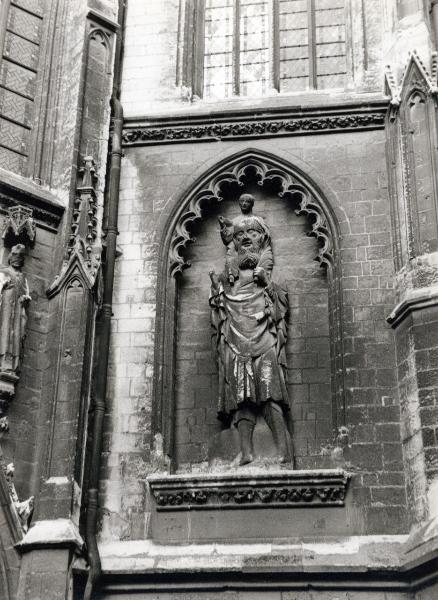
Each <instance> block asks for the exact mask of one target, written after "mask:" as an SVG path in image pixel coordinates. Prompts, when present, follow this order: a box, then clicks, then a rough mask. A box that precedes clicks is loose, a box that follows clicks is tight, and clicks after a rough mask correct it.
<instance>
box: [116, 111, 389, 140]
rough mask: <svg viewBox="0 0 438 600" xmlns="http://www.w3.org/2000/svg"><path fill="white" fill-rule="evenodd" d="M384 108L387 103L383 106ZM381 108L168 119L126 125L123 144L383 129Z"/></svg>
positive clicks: (383, 119) (383, 115)
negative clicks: (183, 120)
mask: <svg viewBox="0 0 438 600" xmlns="http://www.w3.org/2000/svg"><path fill="white" fill-rule="evenodd" d="M385 109H386V106H385ZM384 123H385V114H384V112H383V111H381V112H380V111H369V112H351V113H350V112H347V111H346V112H345V114H334V115H324V114H319V115H317V116H316V115H315V116H312V115H310V116H306V117H302V116H301V117H289V118H284V119H275V118H270V119H258V120H252V119H250V118H248V119H242V118H241V119H236V120H235V121H234V120H232V121H231V120H230V121H223V122H218V120H217V119H214V118H212V117H210V118H205V120H203V121H200V122H199V123H198V124H197V125H188V124H178V122H176V123H175V124H171V123H167V124H162V125H156V124H154V125H153V124H151V125H142V126H137V127H136V126H134V127H129V126H128V127H126V128H125V130H124V132H123V138H122V139H123V145H124V146H144V145H149V144H156V143H172V142H173V143H176V142H177V143H180V142H196V141H215V140H216V141H217V140H226V139H242V138H251V137H257V138H261V137H276V136H290V135H303V134H309V133H330V132H340V131H352V130H353V131H357V130H362V129H383V127H384Z"/></svg>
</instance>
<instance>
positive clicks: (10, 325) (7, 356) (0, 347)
mask: <svg viewBox="0 0 438 600" xmlns="http://www.w3.org/2000/svg"><path fill="white" fill-rule="evenodd" d="M28 294H29V289H28V286H27V282H26V279H25V277H24V275H23V274H22V273H18V272H16V271H15V270H14V269H12V267H3V268H0V371H3V372H5V371H6V372H12V373H17V372H18V370H19V366H20V356H21V351H22V343H23V339H24V334H25V331H26V320H27V316H26V310H25V305H24V303H23V298H24V297H25V296H28Z"/></svg>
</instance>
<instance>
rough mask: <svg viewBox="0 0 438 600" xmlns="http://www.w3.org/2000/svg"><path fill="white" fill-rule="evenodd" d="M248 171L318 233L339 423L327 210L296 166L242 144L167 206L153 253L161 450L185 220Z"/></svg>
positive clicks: (333, 254)
mask: <svg viewBox="0 0 438 600" xmlns="http://www.w3.org/2000/svg"><path fill="white" fill-rule="evenodd" d="M249 177H251V178H252V181H253V182H254V181H255V182H256V185H257V186H269V187H270V188H271V189H275V190H276V191H275V193H276V194H277V196H278V197H280V198H284V199H285V200H287V201H288V202H289V203H290V207H291V210H295V211H296V213H297V214H298V215H305V216H306V217H307V219H308V222H309V225H310V228H309V233H308V235H310V236H314V237H316V238H317V240H318V251H317V255H316V256H315V259H316V260H317V261H318V262H319V263H320V264H321V265H323V266H324V268H326V270H327V281H328V286H329V299H328V301H329V320H330V323H329V330H330V334H329V337H330V345H331V350H330V355H331V359H330V360H331V367H330V370H331V385H332V419H333V428H334V429H336V428H337V427H338V426H339V425H342V424H344V420H345V414H344V412H345V406H344V384H343V373H344V367H343V341H342V312H343V309H342V290H341V283H340V282H341V272H340V261H339V258H338V239H339V233H338V225H337V220H336V218H335V215H334V212H333V209H332V208H331V207H330V205H329V204H328V202H327V200H326V199H325V198H324V196H323V194H322V193H321V191H320V190H319V189H318V188H317V187H316V186H315V184H314V183H313V182H312V181H311V180H310V179H309V178H308V177H307V176H306V175H305V174H304V173H303V172H302V171H300V170H299V169H297V168H294V167H293V166H292V165H289V164H287V163H284V162H283V161H281V160H280V159H277V158H276V157H274V156H273V155H270V154H267V153H264V152H259V151H257V150H245V151H243V152H240V153H238V154H237V155H235V156H233V157H231V158H228V159H227V160H225V161H223V162H221V163H219V164H218V165H216V166H215V167H213V168H212V169H211V170H210V171H209V172H207V173H206V174H205V175H204V176H203V177H202V178H201V179H200V180H198V182H197V183H196V184H195V185H194V186H193V187H192V188H191V190H190V191H188V192H186V193H185V194H184V196H183V197H182V198H181V202H178V203H177V204H176V205H175V210H174V212H173V214H172V215H170V217H169V219H168V221H167V223H166V225H165V234H164V242H163V244H162V246H161V252H160V259H159V264H160V273H159V277H158V289H157V316H156V335H155V352H154V361H155V363H154V393H153V396H154V401H153V434H154V436H156V435H157V434H159V435H162V436H163V439H164V451H165V453H166V454H167V455H168V456H169V457H170V459H171V460H173V459H174V458H175V451H174V429H175V410H176V409H175V372H176V371H175V361H176V354H177V353H176V344H177V343H178V342H177V338H178V336H177V335H176V334H177V330H176V322H177V319H176V315H177V308H178V288H179V282H180V276H181V273H182V272H183V271H184V269H187V268H189V267H190V263H189V262H188V260H187V258H186V247H187V245H188V244H190V243H192V242H194V241H195V238H194V233H193V227H192V224H193V223H196V222H198V221H202V220H203V219H204V218H206V217H207V216H208V214H209V207H211V206H212V205H215V204H217V203H219V202H221V201H222V200H223V199H224V197H225V196H226V190H227V189H230V186H231V187H234V188H236V186H237V187H238V188H239V187H240V188H242V190H243V189H244V187H245V182H246V181H248V179H249Z"/></svg>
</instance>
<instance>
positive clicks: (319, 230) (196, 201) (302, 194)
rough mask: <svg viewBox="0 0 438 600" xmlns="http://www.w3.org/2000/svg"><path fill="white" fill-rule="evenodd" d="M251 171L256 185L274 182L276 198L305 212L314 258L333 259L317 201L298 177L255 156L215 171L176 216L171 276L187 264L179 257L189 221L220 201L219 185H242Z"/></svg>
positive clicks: (188, 237)
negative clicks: (314, 242)
mask: <svg viewBox="0 0 438 600" xmlns="http://www.w3.org/2000/svg"><path fill="white" fill-rule="evenodd" d="M250 173H251V175H252V176H255V178H256V180H257V182H258V185H260V186H262V185H264V184H265V183H266V182H268V181H269V182H272V183H275V184H276V185H277V186H278V187H280V188H281V191H279V192H278V195H279V196H280V197H289V198H293V199H294V201H295V202H297V204H298V208H297V209H296V213H297V214H298V215H302V214H303V215H307V216H308V218H309V221H310V223H311V230H310V231H309V233H308V235H311V236H314V237H316V238H317V240H318V242H319V248H318V254H317V256H316V257H315V260H317V261H318V262H320V263H321V264H329V263H331V262H332V260H333V240H332V236H331V229H330V226H329V223H328V221H327V217H326V215H325V213H324V212H323V210H322V207H321V205H320V203H319V202H318V200H317V198H316V197H315V196H314V194H312V192H311V191H310V190H309V189H308V188H307V187H306V186H305V185H303V184H302V183H301V181H300V180H299V179H297V178H296V177H294V176H293V175H292V174H290V173H288V172H286V170H284V169H282V168H281V167H279V166H278V165H276V164H274V162H272V163H271V162H270V161H268V160H266V159H263V160H261V159H260V158H257V157H256V156H254V157H252V158H250V157H248V158H245V159H243V160H242V161H239V162H237V163H236V164H235V165H234V166H233V167H232V168H230V169H229V170H227V171H225V172H221V173H219V174H218V175H217V176H216V177H213V178H212V179H211V180H210V183H209V185H208V187H206V188H204V189H201V190H199V191H197V192H196V193H195V194H194V195H193V196H192V199H191V200H190V202H189V204H188V206H187V208H186V210H185V211H184V212H183V213H182V214H181V216H180V217H179V219H178V221H177V223H176V225H175V228H174V231H173V235H172V239H171V243H170V249H169V269H170V274H171V275H176V274H177V273H179V272H181V271H183V269H185V268H187V267H189V266H190V263H188V262H187V261H186V260H185V259H184V256H183V251H184V248H185V247H186V246H187V244H189V243H190V242H193V241H194V240H195V238H194V236H193V234H192V231H191V224H192V223H194V222H196V221H198V220H200V219H201V218H202V209H203V208H204V207H205V206H206V205H208V204H209V203H211V202H220V201H221V200H223V186H224V185H226V184H235V185H238V186H240V187H243V186H244V181H245V179H246V178H247V177H248V175H249V174H250Z"/></svg>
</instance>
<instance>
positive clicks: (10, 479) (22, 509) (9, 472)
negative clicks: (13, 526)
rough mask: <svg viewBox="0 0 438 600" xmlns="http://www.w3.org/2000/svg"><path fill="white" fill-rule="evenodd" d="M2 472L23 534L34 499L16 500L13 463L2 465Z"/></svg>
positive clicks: (29, 518) (31, 497) (27, 526)
mask: <svg viewBox="0 0 438 600" xmlns="http://www.w3.org/2000/svg"><path fill="white" fill-rule="evenodd" d="M2 466H3V471H4V473H5V475H6V482H7V484H8V488H9V496H10V498H11V501H12V504H13V506H14V508H15V510H16V512H17V516H18V518H19V520H20V524H21V527H22V530H23V533H26V531H27V530H28V529H29V523H30V520H31V518H32V514H33V509H34V501H35V497H34V496H30V498H28V499H27V500H23V502H20V499H19V498H18V494H17V490H16V489H15V484H14V473H15V467H14V464H13V463H9V464H8V465H4V464H3V465H2Z"/></svg>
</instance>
